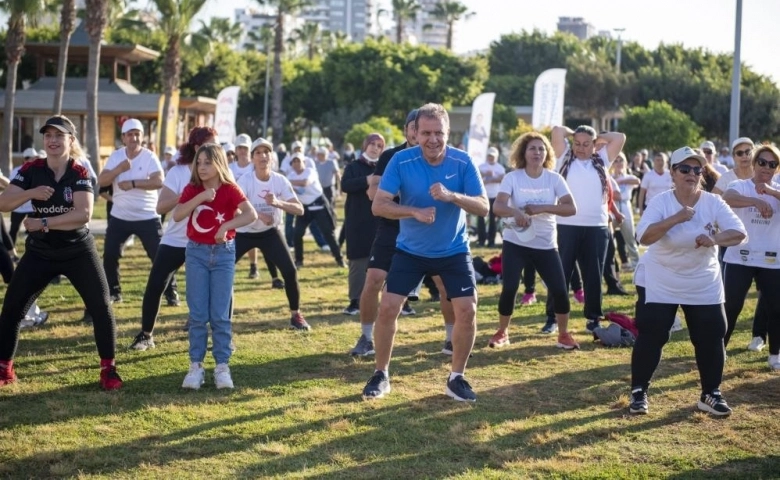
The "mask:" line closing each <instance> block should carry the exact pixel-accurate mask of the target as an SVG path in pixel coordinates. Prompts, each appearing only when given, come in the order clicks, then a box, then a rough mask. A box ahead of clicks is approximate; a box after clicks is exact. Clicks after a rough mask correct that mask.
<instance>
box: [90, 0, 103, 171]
mask: <svg viewBox="0 0 780 480" xmlns="http://www.w3.org/2000/svg"><path fill="white" fill-rule="evenodd" d="M86 6H87V10H86V14H87V19H86V30H87V35H88V36H89V60H88V63H87V131H86V137H85V141H86V147H87V155H89V157H90V162H92V167H93V168H94V169H95V171H96V172H99V171H100V137H99V130H98V107H97V102H98V79H99V77H100V46H101V44H102V42H103V35H104V34H105V30H106V24H107V23H108V0H87V3H86Z"/></svg>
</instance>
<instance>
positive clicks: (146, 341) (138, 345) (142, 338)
mask: <svg viewBox="0 0 780 480" xmlns="http://www.w3.org/2000/svg"><path fill="white" fill-rule="evenodd" d="M154 347H155V345H154V339H153V338H152V336H151V335H147V334H145V333H144V332H141V333H139V334H138V335H136V336H135V339H134V340H133V343H132V344H131V345H130V348H132V349H133V350H138V351H140V352H144V351H146V350H148V349H150V348H154Z"/></svg>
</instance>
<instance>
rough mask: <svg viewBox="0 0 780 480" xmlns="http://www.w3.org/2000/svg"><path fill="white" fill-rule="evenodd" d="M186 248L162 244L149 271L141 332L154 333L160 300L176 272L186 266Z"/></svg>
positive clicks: (142, 307)
mask: <svg viewBox="0 0 780 480" xmlns="http://www.w3.org/2000/svg"><path fill="white" fill-rule="evenodd" d="M186 250H187V249H186V248H185V247H172V246H170V245H166V244H164V243H161V244H160V245H159V246H158V247H157V254H156V255H155V256H154V262H152V269H151V270H150V271H149V279H148V280H147V281H146V290H145V291H144V299H143V301H142V303H141V330H143V331H144V332H146V333H152V331H153V330H154V324H155V322H156V321H157V315H158V314H159V313H160V299H161V298H162V295H163V292H164V291H165V290H166V287H167V286H168V285H169V284H170V282H171V280H172V279H173V277H174V275H175V274H176V270H178V269H179V268H181V266H182V265H184V252H185V251H186Z"/></svg>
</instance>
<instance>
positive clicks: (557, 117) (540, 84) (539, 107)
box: [531, 68, 566, 130]
mask: <svg viewBox="0 0 780 480" xmlns="http://www.w3.org/2000/svg"><path fill="white" fill-rule="evenodd" d="M565 91H566V69H565V68H551V69H549V70H545V71H544V72H542V74H541V75H539V76H538V77H537V78H536V82H535V83H534V109H533V114H532V115H531V123H532V125H533V127H534V129H535V130H541V129H543V128H545V127H554V126H558V125H563V95H564V92H565Z"/></svg>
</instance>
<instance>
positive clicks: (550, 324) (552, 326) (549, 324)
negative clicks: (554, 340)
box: [542, 317, 558, 334]
mask: <svg viewBox="0 0 780 480" xmlns="http://www.w3.org/2000/svg"><path fill="white" fill-rule="evenodd" d="M557 331H558V322H556V321H555V318H551V317H547V321H546V322H544V326H543V327H542V333H547V334H552V333H555V332H557Z"/></svg>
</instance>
